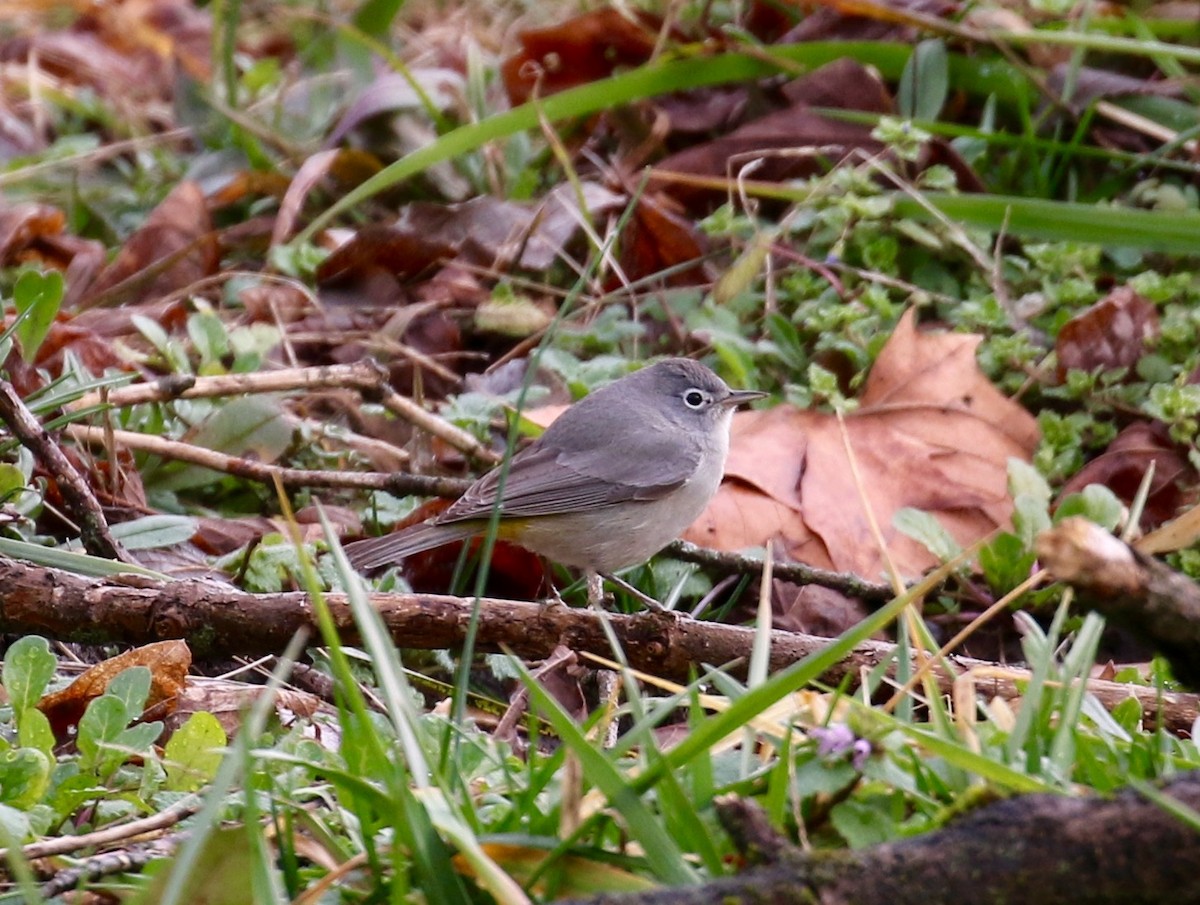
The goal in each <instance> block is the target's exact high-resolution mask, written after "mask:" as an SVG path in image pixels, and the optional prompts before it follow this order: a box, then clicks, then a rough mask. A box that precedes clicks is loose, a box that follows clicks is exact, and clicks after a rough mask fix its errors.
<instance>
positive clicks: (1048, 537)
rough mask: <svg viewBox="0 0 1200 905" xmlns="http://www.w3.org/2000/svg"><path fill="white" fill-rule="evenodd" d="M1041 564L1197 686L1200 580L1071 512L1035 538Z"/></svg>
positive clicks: (1199, 681) (1199, 670) (1199, 679)
mask: <svg viewBox="0 0 1200 905" xmlns="http://www.w3.org/2000/svg"><path fill="white" fill-rule="evenodd" d="M1037 554H1038V559H1039V560H1040V562H1041V563H1042V565H1043V566H1044V567H1045V568H1046V569H1047V570H1049V572H1050V574H1052V575H1053V576H1054V577H1055V578H1056V579H1057V580H1059V581H1062V582H1065V583H1066V584H1069V585H1071V586H1072V587H1073V588H1075V590H1076V592H1077V594H1078V595H1079V602H1080V604H1082V605H1083V606H1086V607H1088V608H1089V609H1093V610H1095V611H1096V612H1098V613H1100V614H1101V615H1103V616H1105V617H1106V618H1108V619H1109V620H1111V621H1112V622H1114V623H1116V624H1118V625H1121V626H1123V627H1125V628H1127V629H1128V630H1129V631H1131V632H1133V634H1134V635H1136V636H1138V637H1139V638H1141V639H1142V640H1143V641H1145V642H1146V643H1147V644H1149V645H1150V646H1151V647H1152V648H1153V649H1154V650H1156V651H1158V652H1159V653H1161V654H1162V655H1163V656H1164V657H1166V658H1167V661H1168V662H1169V663H1170V664H1171V670H1172V672H1173V673H1174V674H1175V678H1177V679H1178V680H1179V681H1180V682H1183V683H1184V684H1185V685H1187V686H1189V687H1191V688H1200V585H1197V584H1196V583H1195V582H1194V581H1192V580H1191V579H1190V578H1188V577H1187V576H1186V575H1181V574H1180V573H1179V572H1176V571H1175V570H1174V569H1172V568H1171V567H1170V566H1168V565H1166V563H1162V562H1159V561H1158V560H1156V559H1152V558H1151V557H1149V556H1146V555H1145V554H1143V553H1139V552H1138V551H1137V550H1135V549H1134V548H1133V547H1130V546H1129V545H1128V544H1126V543H1124V542H1123V541H1121V540H1118V539H1117V538H1115V537H1113V536H1112V535H1111V534H1109V533H1108V532H1107V531H1105V530H1104V529H1103V528H1101V527H1100V526H1099V525H1097V524H1095V523H1093V522H1090V521H1088V520H1087V519H1084V518H1080V517H1074V518H1068V519H1063V521H1062V522H1061V523H1060V524H1058V525H1056V526H1055V527H1053V528H1051V529H1050V530H1049V531H1045V532H1043V533H1042V534H1041V535H1040V536H1039V537H1038V539H1037Z"/></svg>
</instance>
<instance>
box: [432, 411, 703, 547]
mask: <svg viewBox="0 0 1200 905" xmlns="http://www.w3.org/2000/svg"><path fill="white" fill-rule="evenodd" d="M629 433H633V432H629ZM623 441H624V442H623ZM600 446H602V447H603V448H600ZM700 457H701V450H700V445H699V443H693V442H686V441H685V442H680V441H679V440H678V438H677V437H676V438H673V439H667V437H666V435H665V433H664V432H662V431H659V430H655V429H654V426H651V425H644V426H642V428H641V430H639V431H637V432H636V433H635V434H633V436H630V437H628V438H625V437H610V438H607V442H605V441H601V443H600V444H599V445H597V446H591V447H589V448H587V449H583V450H576V451H566V450H564V449H563V448H562V447H561V446H560V445H559V444H558V443H556V442H554V439H553V437H552V436H551V434H550V432H547V433H546V434H544V435H543V436H542V438H541V440H540V441H539V442H538V443H535V444H534V445H533V446H531V447H529V448H528V449H527V450H525V451H523V452H521V453H520V454H518V455H517V456H514V457H513V460H512V465H511V466H510V467H509V471H508V477H507V478H506V479H505V482H504V491H503V503H502V504H501V506H500V511H501V513H502V514H503V515H505V516H516V517H520V516H538V515H557V514H560V513H564V512H580V511H585V510H589V509H599V508H601V507H603V506H609V505H612V504H613V503H620V502H625V501H628V500H655V499H658V498H659V497H662V496H665V495H666V494H668V493H670V492H671V491H673V490H675V489H677V488H678V487H679V486H681V485H682V484H683V483H684V482H685V481H687V480H688V478H690V477H691V476H692V475H693V474H694V473H695V471H696V468H697V466H698V465H699V464H700ZM499 483H500V469H499V468H497V469H496V470H494V471H491V472H489V473H488V474H486V475H484V476H483V477H482V478H480V479H479V480H478V481H477V482H475V484H474V485H473V486H472V487H471V488H470V489H469V490H468V491H467V492H466V493H465V494H463V496H462V498H460V499H459V500H458V502H456V503H455V504H454V505H453V506H451V507H450V508H449V509H447V510H446V511H445V512H443V513H442V515H441V517H440V518H439V519H438V521H439V522H440V523H443V524H444V523H446V522H456V521H460V520H463V519H471V518H481V517H484V516H487V515H490V514H491V511H492V509H493V508H494V507H495V505H496V495H497V489H498V487H499Z"/></svg>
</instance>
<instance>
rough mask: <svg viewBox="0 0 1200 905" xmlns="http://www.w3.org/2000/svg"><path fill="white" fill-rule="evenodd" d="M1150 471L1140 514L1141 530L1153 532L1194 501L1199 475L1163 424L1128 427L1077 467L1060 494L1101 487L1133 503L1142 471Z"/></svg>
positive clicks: (1138, 423)
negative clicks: (1150, 478)
mask: <svg viewBox="0 0 1200 905" xmlns="http://www.w3.org/2000/svg"><path fill="white" fill-rule="evenodd" d="M1151 465H1153V466H1154V478H1153V479H1152V480H1151V482H1150V496H1149V497H1148V498H1147V500H1146V508H1145V509H1144V510H1143V511H1142V521H1141V527H1142V529H1143V530H1146V531H1148V530H1150V529H1152V528H1156V527H1158V526H1159V525H1161V524H1163V523H1164V522H1166V521H1169V520H1170V519H1173V518H1174V517H1175V516H1176V515H1178V514H1179V511H1180V509H1182V508H1183V507H1184V506H1185V505H1188V504H1189V503H1193V502H1195V499H1196V487H1197V481H1198V479H1200V476H1198V475H1197V474H1196V470H1195V469H1194V468H1193V467H1192V466H1191V465H1190V464H1189V462H1188V460H1187V457H1186V456H1185V455H1184V453H1183V452H1182V451H1181V450H1180V448H1179V447H1178V446H1177V445H1176V444H1175V443H1172V442H1171V438H1170V435H1169V434H1168V433H1167V429H1166V427H1165V426H1164V425H1162V424H1156V423H1153V422H1149V421H1139V422H1136V423H1134V424H1131V425H1129V426H1128V427H1127V428H1125V429H1124V430H1123V431H1121V433H1120V434H1118V435H1117V438H1116V439H1115V440H1113V441H1112V443H1110V444H1109V446H1108V449H1106V450H1105V451H1104V452H1103V453H1101V454H1100V455H1098V456H1097V457H1096V458H1094V459H1092V461H1090V462H1088V463H1087V464H1086V465H1085V466H1083V468H1081V469H1080V470H1079V471H1078V472H1077V473H1076V474H1075V476H1074V477H1072V478H1071V479H1070V480H1069V481H1067V483H1066V484H1065V485H1064V486H1063V489H1062V495H1063V496H1066V495H1067V494H1070V493H1078V492H1079V491H1081V490H1083V488H1084V487H1086V486H1087V485H1088V484H1103V485H1104V486H1105V487H1107V488H1108V489H1109V490H1111V491H1112V492H1113V493H1115V494H1116V495H1117V496H1118V497H1120V498H1121V499H1122V500H1124V501H1125V502H1126V503H1131V502H1133V498H1134V496H1135V495H1136V493H1137V490H1138V487H1139V486H1141V483H1142V480H1143V479H1144V478H1145V477H1146V471H1147V470H1148V469H1149V468H1150V466H1151Z"/></svg>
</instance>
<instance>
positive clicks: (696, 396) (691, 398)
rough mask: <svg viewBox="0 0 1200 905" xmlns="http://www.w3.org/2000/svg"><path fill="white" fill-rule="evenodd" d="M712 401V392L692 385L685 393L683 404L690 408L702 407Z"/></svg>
mask: <svg viewBox="0 0 1200 905" xmlns="http://www.w3.org/2000/svg"><path fill="white" fill-rule="evenodd" d="M710 402H712V394H711V393H706V392H704V390H698V389H696V388H695V387H692V388H691V389H690V390H685V391H684V393H683V404H684V405H686V406H687V407H688V408H690V409H702V408H704V406H706V405H708V404H709V403H710Z"/></svg>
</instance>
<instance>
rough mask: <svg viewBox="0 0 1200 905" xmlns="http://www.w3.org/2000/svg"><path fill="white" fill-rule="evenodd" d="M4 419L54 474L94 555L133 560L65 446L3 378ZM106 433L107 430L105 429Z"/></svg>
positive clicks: (1, 412) (0, 401)
mask: <svg viewBox="0 0 1200 905" xmlns="http://www.w3.org/2000/svg"><path fill="white" fill-rule="evenodd" d="M0 420H3V421H4V423H5V424H7V425H8V428H9V430H11V431H12V432H13V436H15V437H16V438H17V439H18V440H20V441H21V445H22V446H24V447H25V448H26V449H28V450H29V451H30V452H31V453H33V457H34V458H35V459H36V460H37V461H38V462H40V463H41V465H42V467H43V468H45V469H46V471H48V472H50V474H51V475H52V476H53V477H54V481H55V483H56V484H57V485H58V489H59V491H60V492H61V493H62V498H63V502H64V503H65V504H66V505H67V508H68V510H69V511H70V513H71V516H72V518H74V520H75V521H76V523H77V524H78V525H79V536H80V539H81V540H82V541H83V546H84V548H85V549H87V551H88V552H89V553H91V554H92V555H94V556H100V557H103V558H104V559H115V560H117V561H118V562H132V561H133V560H131V559H130V558H129V556H128V554H126V553H125V551H124V550H123V549H122V547H121V545H120V544H119V543H117V540H116V538H114V537H113V536H112V534H111V532H109V530H108V522H107V521H105V519H104V512H103V511H102V510H101V508H100V503H99V502H97V501H96V497H95V495H94V494H93V493H92V490H91V488H90V487H88V485H87V482H86V481H85V480H84V479H83V476H82V475H80V474H79V472H78V471H76V470H75V466H74V465H72V464H71V462H70V460H69V459H68V458H67V457H66V456H65V455H64V454H63V451H62V449H60V448H59V446H58V444H57V443H55V442H54V440H53V439H52V438H51V437H50V435H49V434H48V433H47V432H46V430H45V429H44V428H43V427H42V425H41V423H40V422H39V421H38V420H37V418H36V417H34V414H33V412H31V411H29V409H28V408H26V406H25V403H24V402H22V401H21V397H20V396H19V395H17V391H16V390H15V389H14V388H13V385H12V384H11V383H9V382H8V381H7V380H0ZM101 434H102V435H103V432H101Z"/></svg>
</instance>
